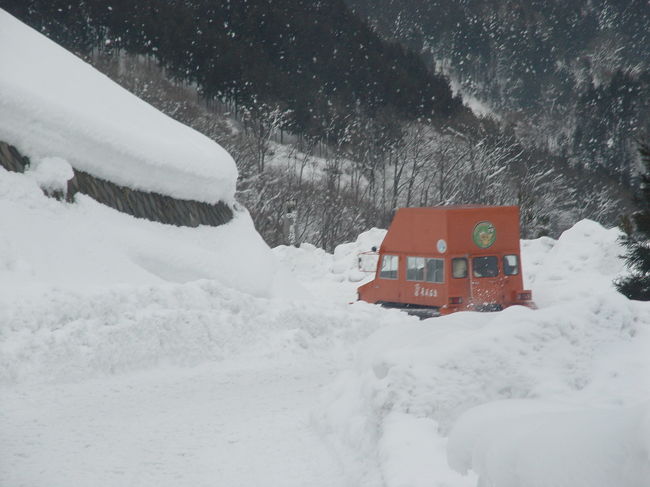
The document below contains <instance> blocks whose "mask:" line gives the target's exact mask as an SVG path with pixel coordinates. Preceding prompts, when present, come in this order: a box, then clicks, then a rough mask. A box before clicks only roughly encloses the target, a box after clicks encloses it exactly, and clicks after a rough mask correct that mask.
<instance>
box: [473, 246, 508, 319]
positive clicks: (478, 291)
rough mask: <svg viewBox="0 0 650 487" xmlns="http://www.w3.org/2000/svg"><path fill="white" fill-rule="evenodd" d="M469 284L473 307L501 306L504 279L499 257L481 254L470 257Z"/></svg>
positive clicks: (503, 298) (489, 307)
mask: <svg viewBox="0 0 650 487" xmlns="http://www.w3.org/2000/svg"><path fill="white" fill-rule="evenodd" d="M470 260H471V274H470V286H471V296H472V298H471V299H472V302H473V304H474V307H476V308H487V309H492V308H495V309H496V308H498V306H503V304H504V301H505V296H504V280H503V275H502V272H501V268H500V263H499V257H498V256H496V255H481V256H473V257H471V259H470Z"/></svg>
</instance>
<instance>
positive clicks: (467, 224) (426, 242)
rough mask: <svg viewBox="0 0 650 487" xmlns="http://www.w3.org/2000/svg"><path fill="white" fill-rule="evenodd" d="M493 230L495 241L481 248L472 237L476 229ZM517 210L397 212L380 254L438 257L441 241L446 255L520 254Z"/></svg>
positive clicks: (461, 207)
mask: <svg viewBox="0 0 650 487" xmlns="http://www.w3.org/2000/svg"><path fill="white" fill-rule="evenodd" d="M481 224H486V225H487V226H491V227H492V228H493V229H494V235H495V237H494V241H493V242H492V243H491V244H490V245H489V247H487V248H481V247H480V246H479V245H478V244H477V243H476V242H475V240H474V237H473V234H474V233H475V232H478V233H480V230H481V228H483V227H479V225H481ZM519 238H520V237H519V208H518V207H517V206H488V205H458V206H438V207H421V208H400V209H399V210H397V212H396V213H395V217H394V218H393V222H392V223H391V225H390V227H389V229H388V233H387V234H386V237H385V238H384V241H383V242H382V245H381V251H382V252H408V253H411V254H422V255H430V254H440V253H441V252H439V250H438V243H439V241H440V240H443V241H444V247H445V248H446V250H445V252H442V253H445V254H449V253H454V254H459V253H460V254H489V253H493V252H502V251H508V252H510V251H512V252H517V253H518V252H519Z"/></svg>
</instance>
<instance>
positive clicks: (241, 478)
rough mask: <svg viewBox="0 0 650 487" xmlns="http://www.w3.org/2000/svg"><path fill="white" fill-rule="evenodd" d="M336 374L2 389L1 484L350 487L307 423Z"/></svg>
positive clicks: (249, 373)
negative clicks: (326, 385) (347, 486)
mask: <svg viewBox="0 0 650 487" xmlns="http://www.w3.org/2000/svg"><path fill="white" fill-rule="evenodd" d="M333 374H334V372H333V371H332V370H331V368H328V367H327V366H325V365H323V364H316V363H311V364H299V365H293V366H291V365H278V364H277V363H275V364H272V365H269V364H257V365H256V366H246V365H242V366H233V365H232V363H231V364H229V365H228V364H227V365H224V364H210V365H206V366H202V367H198V368H193V369H185V370H179V369H157V370H155V371H151V372H146V373H144V372H143V373H138V374H130V375H126V376H116V377H110V378H104V379H96V380H93V381H89V382H84V383H79V384H56V385H38V386H36V385H33V384H32V385H21V386H19V387H17V388H14V389H10V390H8V391H7V390H5V392H4V393H3V397H2V398H0V485H7V486H9V485H11V486H21V485H25V486H43V487H58V486H62V487H63V486H73V485H74V486H91V485H92V486H93V487H101V486H111V487H115V486H156V487H162V486H174V487H179V486H192V487H200V486H224V487H237V486H247V487H253V486H255V487H257V486H265V487H269V486H278V487H280V486H281V487H291V486H301V487H302V486H310V487H318V486H327V487H336V486H342V485H345V484H346V482H345V479H344V474H343V471H342V467H341V466H340V465H339V463H338V461H337V460H336V456H335V455H334V453H333V452H331V451H328V448H327V447H326V445H325V443H324V442H323V441H322V440H321V438H320V437H319V436H318V435H317V433H316V432H315V430H314V429H313V428H312V426H311V422H310V413H311V411H313V410H314V408H317V401H318V392H319V389H320V388H321V386H322V385H324V384H326V383H328V382H330V381H331V380H332V375H333Z"/></svg>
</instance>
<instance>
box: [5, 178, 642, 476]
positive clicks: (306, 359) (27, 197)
mask: <svg viewBox="0 0 650 487" xmlns="http://www.w3.org/2000/svg"><path fill="white" fill-rule="evenodd" d="M0 224H2V226H3V228H4V229H6V231H3V233H2V234H1V235H0V248H1V249H2V252H0V255H1V256H2V260H1V261H0V262H1V266H0V268H1V269H2V272H1V273H0V287H1V290H2V293H1V294H0V299H1V300H2V303H1V305H2V307H1V311H0V371H1V373H0V380H1V381H2V382H1V384H2V385H1V387H2V392H1V394H0V458H2V459H3V461H2V462H0V485H12V486H13V485H30V486H53V485H54V486H56V485H123V484H126V485H138V486H148V485H152V486H153V485H156V486H160V485H215V484H216V485H228V486H235V485H241V486H257V485H277V486H290V485H296V486H298V485H328V486H336V485H355V486H357V485H367V486H373V487H374V486H376V487H381V486H387V487H391V486H459V487H460V486H472V485H476V482H477V476H480V477H481V478H482V479H483V482H484V485H495V486H502V485H503V486H515V485H518V486H519V485H534V486H538V485H539V486H549V487H550V486H553V487H556V486H564V485H566V486H569V485H570V486H581V485H584V486H587V485H589V486H601V485H602V486H606V485H607V486H609V485H621V486H630V487H645V486H647V485H648V484H647V482H646V479H648V478H650V472H649V470H648V468H649V465H650V460H649V456H648V452H649V451H650V448H649V446H650V441H649V438H650V435H649V429H648V424H650V423H649V421H648V418H649V416H648V411H649V410H650V408H649V406H648V404H649V403H648V400H649V398H650V384H649V382H648V380H647V378H648V377H650V375H649V374H650V358H649V355H648V350H649V349H650V348H649V345H650V337H649V334H648V328H649V324H650V307H648V305H647V304H645V303H634V302H630V301H628V300H626V299H625V298H623V297H622V296H620V295H618V294H617V293H616V292H615V291H614V290H613V288H612V286H611V280H612V278H613V277H614V276H615V275H616V274H617V273H619V272H620V271H621V269H622V266H621V262H620V260H619V258H618V254H619V253H620V248H619V247H618V244H617V242H616V237H617V235H618V233H617V231H616V230H606V229H603V228H602V227H600V226H599V225H597V224H595V223H593V222H589V221H583V222H580V223H579V224H578V225H576V226H575V227H574V228H573V229H571V230H570V231H568V232H566V233H565V234H564V235H563V236H562V237H561V238H560V239H559V240H558V241H554V240H551V239H547V238H543V239H539V240H535V241H530V242H524V246H523V252H524V256H523V264H524V272H525V274H526V277H527V280H528V285H529V286H530V287H531V288H532V289H533V291H534V293H535V296H536V299H537V301H538V303H539V304H540V309H539V310H537V311H531V310H528V309H524V308H510V309H508V310H505V311H504V312H501V313H495V314H481V313H459V314H456V315H451V316H448V317H443V318H436V319H431V320H424V321H418V320H417V319H415V318H413V317H410V316H407V315H404V314H402V313H400V312H398V311H395V310H384V309H381V308H378V307H375V306H372V305H368V304H365V303H353V304H349V303H350V302H351V301H354V299H355V295H356V287H357V286H358V285H359V284H360V283H361V282H363V280H365V279H368V278H369V274H366V273H363V272H361V271H359V270H358V254H359V252H363V251H367V250H369V249H370V248H371V247H372V246H373V245H378V244H379V242H380V241H381V239H382V238H383V236H384V234H385V232H384V231H382V230H377V229H374V230H371V231H369V232H366V233H365V234H363V235H361V236H360V237H359V239H358V241H357V242H355V243H351V244H346V245H342V246H340V247H339V248H337V250H336V252H335V253H334V254H333V255H332V254H328V253H326V252H324V251H322V250H321V249H318V248H315V247H313V246H310V245H307V244H305V245H303V246H302V247H300V248H293V247H278V248H276V249H273V250H272V251H271V250H270V249H268V248H267V247H265V246H264V244H263V242H261V240H260V239H259V237H258V236H257V234H256V233H255V232H254V230H253V229H252V227H251V226H250V222H249V220H248V217H247V215H246V214H245V213H243V212H242V213H239V214H238V216H237V218H235V220H234V221H233V222H232V223H230V224H228V225H226V226H223V227H219V228H207V227H199V228H196V229H187V228H176V227H172V226H167V225H162V224H158V223H153V222H148V221H143V220H138V219H135V218H132V217H130V216H127V215H123V214H120V213H118V212H116V211H114V210H112V209H109V208H105V207H102V206H101V205H98V204H96V203H94V202H93V201H92V200H90V199H89V198H85V197H83V196H82V197H80V198H79V199H78V201H77V202H76V203H74V204H67V203H62V202H58V201H55V200H52V199H49V198H46V197H45V196H43V194H42V192H41V191H40V189H39V188H38V186H37V184H36V182H34V180H33V178H31V177H30V176H29V175H28V174H26V175H20V174H13V173H8V172H5V171H2V170H0ZM364 258H370V259H372V256H369V257H364ZM366 266H367V264H366ZM290 274H291V275H290ZM463 473H467V475H463Z"/></svg>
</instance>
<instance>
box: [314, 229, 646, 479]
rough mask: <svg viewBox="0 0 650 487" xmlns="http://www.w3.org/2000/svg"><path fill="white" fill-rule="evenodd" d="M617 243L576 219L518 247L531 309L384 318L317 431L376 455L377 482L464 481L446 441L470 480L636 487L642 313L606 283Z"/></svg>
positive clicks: (642, 462)
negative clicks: (556, 233)
mask: <svg viewBox="0 0 650 487" xmlns="http://www.w3.org/2000/svg"><path fill="white" fill-rule="evenodd" d="M617 235H618V232H617V230H605V229H603V228H602V227H600V226H599V225H598V224H596V223H594V222H590V221H583V222H580V223H578V224H577V225H576V226H575V227H573V228H572V229H570V230H569V231H567V232H565V234H563V235H562V237H561V238H560V239H559V240H558V241H553V240H551V239H540V240H536V241H531V242H524V245H523V253H524V255H523V258H522V260H523V267H524V273H525V274H526V277H527V280H528V284H529V286H530V287H531V288H532V289H533V291H534V296H535V299H536V300H537V301H538V303H539V304H540V307H541V309H540V310H538V311H532V310H529V309H526V308H521V307H512V308H509V309H507V310H505V311H503V312H500V313H493V314H492V313H489V314H488V313H458V314H454V315H450V316H448V317H443V318H435V319H430V320H425V321H423V322H417V321H405V320H403V319H401V318H396V319H395V324H394V325H391V326H388V327H385V328H383V329H380V330H379V331H377V332H376V333H375V334H373V336H371V337H370V338H369V339H368V340H367V342H365V343H364V344H363V345H362V346H361V347H360V352H359V356H358V359H357V363H356V366H355V368H354V369H353V370H352V371H350V372H349V373H347V374H345V375H344V376H342V377H340V378H339V380H338V381H337V383H336V384H334V385H333V386H332V387H331V389H330V391H329V392H328V394H327V396H326V400H328V401H329V404H330V405H329V407H328V408H327V410H326V411H325V412H324V413H323V414H322V415H321V417H320V424H321V425H322V427H323V428H324V430H325V431H326V432H328V433H329V434H330V436H331V437H332V438H334V440H333V441H336V442H338V444H340V445H347V447H348V448H349V450H350V451H351V452H353V453H351V455H358V456H360V457H363V456H366V457H368V456H370V457H375V458H377V459H378V461H379V463H380V467H381V469H382V474H383V480H384V482H385V484H386V485H387V486H388V487H391V486H404V485H409V486H411V485H441V486H442V485H445V486H455V485H458V486H461V485H475V484H476V480H475V479H474V478H473V477H472V476H465V477H463V476H461V475H460V474H458V473H456V472H454V471H453V470H451V469H450V468H449V467H447V466H446V464H447V459H446V458H445V456H446V455H445V445H446V444H447V441H448V437H449V435H451V440H450V444H449V449H448V451H449V461H450V462H451V465H452V466H453V467H454V468H455V469H456V470H457V471H459V472H461V473H466V472H468V471H470V470H471V471H473V472H475V473H476V474H478V475H479V476H480V478H481V479H482V482H483V483H482V484H481V485H494V486H498V487H501V486H505V487H510V486H513V487H514V486H521V485H526V486H533V485H534V486H549V487H551V486H552V487H561V486H567V487H569V486H572V487H576V486H584V487H587V486H590V487H595V486H603V487H605V486H611V485H619V486H629V487H641V486H647V485H648V484H647V479H648V478H650V477H649V476H648V473H649V472H650V470H649V465H650V448H649V445H650V442H649V438H650V436H649V435H648V433H649V430H648V411H649V410H650V409H649V404H650V402H648V401H649V399H650V382H649V381H648V380H647V378H648V377H650V356H649V355H648V353H647V351H648V350H650V330H649V328H650V306H649V305H648V303H636V302H630V301H628V300H627V299H626V298H624V297H623V296H621V295H619V294H618V293H616V291H615V290H614V289H613V287H612V284H611V281H612V279H613V278H614V277H615V276H616V274H617V273H618V272H620V271H621V270H622V264H621V262H620V260H619V259H618V257H617V256H618V255H619V254H620V253H621V249H620V248H619V247H618V245H617V242H616V238H617ZM524 399H525V400H526V402H525V403H523V405H522V403H521V402H520V401H521V400H524ZM541 401H543V403H542V402H541ZM603 422H608V424H607V425H604V424H603ZM574 460H575V461H574Z"/></svg>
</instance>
